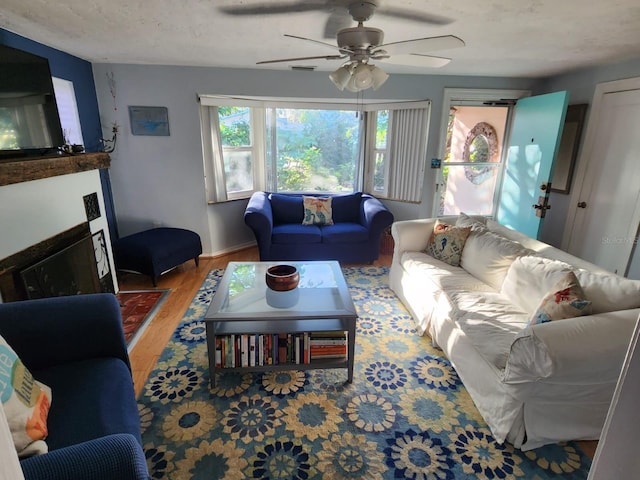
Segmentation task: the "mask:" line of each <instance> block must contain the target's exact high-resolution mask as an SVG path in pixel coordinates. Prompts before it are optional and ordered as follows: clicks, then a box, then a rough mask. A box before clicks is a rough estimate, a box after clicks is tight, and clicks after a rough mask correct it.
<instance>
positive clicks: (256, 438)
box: [138, 266, 591, 480]
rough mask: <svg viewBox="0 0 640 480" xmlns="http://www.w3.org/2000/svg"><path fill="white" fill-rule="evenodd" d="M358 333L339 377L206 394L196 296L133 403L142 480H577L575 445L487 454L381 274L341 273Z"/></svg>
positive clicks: (457, 391)
mask: <svg viewBox="0 0 640 480" xmlns="http://www.w3.org/2000/svg"><path fill="white" fill-rule="evenodd" d="M343 271H344V274H345V277H346V279H347V282H348V284H349V288H350V291H351V296H352V298H353V301H354V303H355V304H356V307H357V310H358V314H359V317H360V318H359V319H358V328H357V337H356V345H357V346H356V358H355V361H356V364H355V370H354V382H353V384H346V383H345V381H346V375H347V374H346V369H339V370H311V371H307V372H299V371H291V372H269V373H260V374H257V373H256V374H238V373H227V374H224V375H221V376H220V377H219V378H218V384H217V385H218V386H217V387H216V388H214V389H211V388H210V386H209V371H208V364H207V347H206V342H205V327H204V323H203V317H204V315H205V312H206V310H207V307H208V305H209V303H210V301H211V298H212V297H213V295H214V292H215V289H216V285H217V283H218V281H219V280H220V277H221V276H222V273H223V272H222V270H213V271H212V272H210V274H209V276H208V278H207V279H206V281H205V282H204V283H203V285H202V287H201V288H200V290H199V291H198V293H197V295H196V296H195V298H194V299H193V302H192V303H191V306H190V307H189V309H188V310H187V312H186V314H185V317H184V319H183V320H182V321H181V323H180V325H179V326H178V328H177V330H176V332H175V333H174V334H173V336H172V338H171V340H170V341H169V343H168V345H167V347H166V348H165V350H164V352H163V354H162V356H161V357H160V359H159V361H158V364H157V365H156V368H155V369H154V371H153V372H152V373H151V375H150V377H149V379H148V380H147V383H146V385H145V387H144V389H143V391H142V393H141V394H140V397H139V399H138V401H139V408H140V414H141V419H142V428H143V435H142V438H143V443H144V448H145V452H146V455H147V460H148V464H149V470H150V473H151V476H152V478H153V479H180V480H182V479H184V480H187V479H188V480H191V479H194V480H196V479H197V480H200V479H207V480H213V479H243V478H260V479H332V480H333V479H367V480H371V479H386V478H411V479H416V480H431V479H433V480H448V479H466V478H473V479H477V478H482V479H517V478H522V479H527V480H533V479H535V480H543V479H552V478H553V479H557V478H563V479H585V478H587V474H588V469H589V467H590V465H591V461H590V459H589V458H588V457H586V456H585V455H584V454H583V453H582V451H581V450H580V449H579V447H577V446H576V445H575V444H573V443H569V444H560V445H552V446H547V447H543V448H540V449H537V450H533V451H529V452H521V451H520V450H517V449H514V448H513V447H511V446H510V445H508V444H505V445H498V444H497V443H495V441H494V440H493V438H492V437H491V432H490V431H489V429H488V428H487V426H486V424H485V423H484V421H483V420H482V418H481V417H480V415H479V413H478V411H477V410H476V408H475V406H474V404H473V402H472V400H471V398H470V397H469V394H468V393H467V391H466V390H465V388H464V386H463V385H462V383H461V382H460V380H459V379H458V376H457V375H456V372H455V371H454V370H453V368H452V367H451V364H450V363H449V361H448V360H447V359H446V358H445V357H444V356H443V354H442V352H441V351H439V350H437V349H435V348H433V347H432V346H431V345H430V343H429V339H428V338H426V337H419V336H417V335H416V334H415V331H414V329H413V321H412V319H411V317H410V316H409V314H408V313H407V311H406V310H405V308H404V307H403V305H402V304H401V302H400V301H399V300H398V299H397V297H396V296H395V295H394V293H393V292H392V291H391V290H390V289H389V287H388V276H387V275H388V269H387V268H385V267H374V266H367V267H345V268H343Z"/></svg>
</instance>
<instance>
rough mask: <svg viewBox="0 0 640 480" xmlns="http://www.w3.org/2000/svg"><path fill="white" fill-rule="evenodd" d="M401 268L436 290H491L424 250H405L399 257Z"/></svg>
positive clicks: (418, 281)
mask: <svg viewBox="0 0 640 480" xmlns="http://www.w3.org/2000/svg"><path fill="white" fill-rule="evenodd" d="M400 263H401V265H402V268H403V269H404V270H406V272H407V273H408V274H410V275H411V277H412V279H413V280H412V281H415V282H417V283H418V284H424V285H426V284H427V283H428V284H433V285H434V286H435V287H436V288H437V290H452V291H473V292H487V291H492V289H491V287H490V286H489V285H487V284H486V283H484V282H482V281H480V280H478V279H477V278H475V277H473V276H471V275H469V274H468V273H467V272H465V271H464V270H463V269H462V268H460V267H454V266H452V265H449V264H448V263H445V262H443V261H441V260H438V259H437V258H433V257H432V256H431V255H428V254H426V253H424V252H405V253H403V254H402V257H401V259H400Z"/></svg>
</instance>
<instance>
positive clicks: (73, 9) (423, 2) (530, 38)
mask: <svg viewBox="0 0 640 480" xmlns="http://www.w3.org/2000/svg"><path fill="white" fill-rule="evenodd" d="M305 2H312V0H279V1H273V0H180V1H176V0H53V1H52V0H2V5H1V6H0V26H1V27H3V28H5V29H7V30H10V31H12V32H15V33H17V34H20V35H23V36H25V37H28V38H30V39H32V40H35V41H37V42H40V43H43V44H46V45H49V46H52V47H55V48H58V49H60V50H63V51H65V52H68V53H71V54H73V55H76V56H78V57H81V58H84V59H86V60H89V61H91V62H95V63H138V64H163V65H191V66H217V67H234V68H261V69H266V68H269V69H288V68H290V65H293V64H294V63H282V64H271V65H268V66H256V65H255V63H256V62H257V61H260V60H270V59H278V58H289V57H303V56H311V55H327V54H333V53H336V52H334V51H333V50H332V49H330V48H328V47H326V46H323V45H319V44H314V43H312V42H305V41H302V40H297V39H292V38H286V37H284V36H283V34H285V33H288V34H292V35H297V36H303V37H308V38H312V39H316V40H319V41H323V42H327V43H331V44H335V40H333V39H325V38H324V25H325V21H326V20H327V18H328V17H329V14H330V13H331V11H334V12H339V11H345V12H346V9H345V8H344V5H345V4H346V3H349V0H327V1H326V2H325V3H326V4H327V5H328V6H329V7H327V9H326V11H311V12H301V13H286V14H278V15H265V14H262V15H250V16H246V15H242V16H238V15H236V16H233V15H229V14H226V13H223V12H222V11H221V8H223V7H229V6H232V5H235V6H238V5H240V6H253V5H264V4H275V5H283V4H287V5H289V4H292V5H297V4H300V3H305ZM312 3H319V2H318V1H317V0H316V1H314V2H312ZM378 3H379V5H380V8H379V10H378V12H377V14H375V15H374V16H373V18H372V19H371V20H370V21H368V22H366V23H365V26H370V27H378V28H381V29H383V30H384V32H385V42H396V41H401V40H407V39H412V38H423V37H429V36H439V35H449V34H451V35H456V36H458V37H460V38H462V39H463V40H464V41H465V42H466V47H464V48H459V49H452V50H447V51H434V52H429V53H431V54H433V55H437V56H443V57H449V58H451V59H452V61H451V63H450V64H449V65H447V66H445V67H442V68H439V69H427V68H424V69H418V68H415V67H400V66H393V65H390V64H385V65H384V69H385V70H386V71H387V72H389V73H426V74H442V75H489V76H526V77H543V76H548V75H555V74H559V73H562V72H566V71H570V70H574V69H577V68H581V67H586V66H594V65H604V64H608V63H613V62H618V61H623V60H629V59H636V58H640V1H639V0H606V1H600V2H586V1H584V0H520V1H516V0H485V1H478V0H386V1H385V0H378ZM385 7H386V8H402V9H405V10H413V11H417V12H423V13H424V14H430V15H437V16H439V17H444V18H446V19H450V20H451V23H448V24H446V25H435V24H432V23H425V22H420V21H416V20H413V19H397V18H393V17H390V16H386V15H383V14H382V12H383V10H382V9H383V8H385ZM353 26H355V24H353ZM295 64H296V65H304V66H307V65H309V66H310V65H314V66H317V67H318V70H326V71H330V70H334V69H335V68H337V67H338V66H340V64H341V62H340V61H336V60H333V61H328V60H314V61H306V62H296V63H295Z"/></svg>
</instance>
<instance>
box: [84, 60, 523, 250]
mask: <svg viewBox="0 0 640 480" xmlns="http://www.w3.org/2000/svg"><path fill="white" fill-rule="evenodd" d="M93 71H94V77H95V83H96V90H97V96H98V104H99V109H100V117H101V122H102V125H103V132H104V135H105V136H108V137H110V136H111V135H110V128H111V124H112V123H113V122H116V123H118V124H119V125H120V127H121V131H120V134H119V136H118V144H117V147H116V150H115V152H113V153H112V154H111V158H112V163H111V171H110V174H111V182H112V188H113V194H114V203H115V211H116V217H117V221H118V228H119V232H120V235H128V234H130V233H134V232H137V231H140V230H143V229H146V228H149V227H152V226H154V225H162V226H173V227H181V228H188V229H191V230H194V231H196V232H197V233H199V234H200V236H201V237H202V241H203V249H204V253H205V254H218V253H223V252H225V251H228V250H230V249H233V248H236V247H238V246H243V245H246V244H250V243H252V242H253V241H254V237H253V235H252V233H251V231H250V230H249V229H248V228H247V227H246V226H245V225H244V220H243V213H244V208H245V206H246V201H235V202H228V203H226V204H218V205H212V206H207V204H206V201H205V191H204V184H203V180H202V179H203V168H202V149H201V141H200V119H199V114H198V103H197V94H198V93H208V94H223V95H250V96H276V97H298V98H326V99H333V98H343V99H349V100H351V101H355V100H356V96H355V94H350V93H348V92H346V93H343V92H340V91H339V90H337V89H336V88H335V87H334V86H333V84H332V83H331V81H330V80H329V78H328V76H327V73H326V72H294V71H275V70H239V69H220V68H197V67H178V66H153V65H146V66H145V65H122V64H94V65H93ZM108 74H109V75H110V76H111V74H113V79H114V84H115V88H114V89H111V88H110V84H109V83H110V82H109V81H108V77H107V75H108ZM533 84H534V80H531V79H507V78H487V77H450V76H438V75H391V76H390V78H389V80H388V81H387V82H386V83H385V85H384V86H383V87H382V88H381V89H380V90H378V91H377V92H373V91H372V90H368V91H366V92H365V93H364V96H365V98H366V99H373V98H376V99H381V100H382V99H387V100H389V99H391V100H407V99H425V98H428V99H431V100H432V102H433V103H432V110H431V122H430V127H429V146H428V149H427V159H430V158H432V157H435V156H437V154H438V153H437V148H438V142H439V138H438V136H439V131H440V118H441V111H442V96H443V92H444V88H445V87H449V88H517V89H532V88H533ZM112 91H113V93H114V94H115V101H114V98H113V96H112ZM132 105H136V106H139V105H144V106H165V107H167V108H168V111H169V124H170V127H169V128H170V133H171V135H170V136H168V137H152V136H134V135H131V130H130V124H129V116H128V108H127V107H128V106H132ZM425 179H426V180H425V189H424V192H423V201H422V202H421V203H419V204H408V203H400V202H385V203H386V204H387V206H388V207H389V208H390V209H391V211H392V212H393V213H394V215H395V217H396V219H397V220H403V219H410V218H420V217H427V216H430V214H431V211H432V201H433V191H432V185H433V181H434V174H433V171H432V170H431V169H429V168H427V170H426V173H425Z"/></svg>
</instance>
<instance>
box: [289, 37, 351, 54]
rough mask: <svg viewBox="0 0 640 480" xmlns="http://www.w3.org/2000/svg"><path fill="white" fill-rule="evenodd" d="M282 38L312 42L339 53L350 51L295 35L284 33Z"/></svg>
mask: <svg viewBox="0 0 640 480" xmlns="http://www.w3.org/2000/svg"><path fill="white" fill-rule="evenodd" d="M284 36H285V37H289V38H296V39H298V40H304V41H305V42H312V43H315V44H317V45H323V46H325V47H329V48H330V49H331V50H340V51H345V52H350V50H347V49H344V48H340V47H338V46H337V45H334V44H331V43H327V42H321V41H320V40H314V39H313V38H306V37H298V36H297V35H289V34H288V33H285V34H284Z"/></svg>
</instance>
